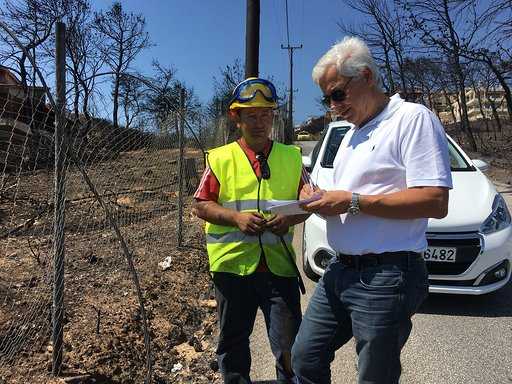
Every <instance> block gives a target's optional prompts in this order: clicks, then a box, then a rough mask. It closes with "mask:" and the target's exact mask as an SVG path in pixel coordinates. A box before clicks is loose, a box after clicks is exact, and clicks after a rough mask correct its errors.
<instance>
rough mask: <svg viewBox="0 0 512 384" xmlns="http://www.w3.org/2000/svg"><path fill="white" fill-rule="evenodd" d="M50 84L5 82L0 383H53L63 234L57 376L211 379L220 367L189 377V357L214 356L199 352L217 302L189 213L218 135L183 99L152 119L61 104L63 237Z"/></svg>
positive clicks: (0, 104) (1, 106)
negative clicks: (191, 117)
mask: <svg viewBox="0 0 512 384" xmlns="http://www.w3.org/2000/svg"><path fill="white" fill-rule="evenodd" d="M141 81H143V79H141ZM35 90H37V92H38V96H39V97H38V98H37V99H36V98H35V97H34V91H35ZM31 91H32V92H31ZM46 91H47V89H45V88H42V87H37V88H35V87H22V86H15V85H13V86H4V87H3V88H1V89H0V92H1V93H0V110H1V112H0V167H1V168H0V169H1V170H2V172H1V183H0V382H1V381H7V382H13V383H22V382H50V381H51V371H52V353H55V351H54V348H55V346H54V345H52V343H51V342H50V340H51V331H52V294H53V286H54V282H53V280H54V271H53V264H54V245H55V241H54V239H55V236H60V235H65V263H64V266H63V269H64V281H65V290H64V292H65V293H64V315H63V327H64V330H63V338H64V343H63V345H62V346H61V347H60V350H59V351H57V353H58V354H61V355H62V356H63V365H62V367H60V368H59V371H60V372H61V373H62V372H65V373H66V374H67V375H78V376H79V375H86V376H87V375H88V376H91V377H94V378H96V379H107V378H108V379H109V380H113V382H114V381H115V382H127V383H128V382H134V383H139V382H143V381H146V382H149V381H152V382H176V381H180V380H183V382H188V379H187V377H188V378H192V377H194V380H199V382H201V380H203V381H202V382H213V381H214V380H215V373H214V371H213V370H210V369H208V370H204V369H196V370H195V372H194V365H195V366H197V367H200V366H201V364H202V365H203V366H205V367H209V364H210V360H209V357H208V356H202V354H200V352H203V351H204V350H205V348H206V347H207V346H206V345H205V344H206V343H207V341H206V340H205V337H206V336H208V335H211V334H212V332H213V323H212V322H213V320H212V319H213V312H214V307H213V306H212V305H211V303H210V304H208V299H209V298H210V297H209V295H210V292H209V290H208V286H209V278H208V274H207V265H206V262H207V259H206V258H205V255H204V244H203V236H202V231H201V225H200V224H201V223H199V221H198V220H197V219H195V218H194V217H193V216H192V215H191V211H190V208H191V204H190V203H191V202H192V197H191V194H192V193H193V192H194V190H195V188H196V187H197V184H198V182H199V177H200V175H201V172H202V170H203V167H204V161H203V158H204V157H203V152H202V150H201V147H202V146H211V145H212V143H211V142H210V143H208V142H207V140H208V137H207V135H206V134H204V132H203V133H202V132H201V128H202V126H201V124H197V123H196V124H195V126H191V124H190V123H189V122H188V121H186V111H185V110H180V106H179V105H176V104H174V105H172V104H171V108H169V110H168V111H166V113H165V115H167V118H166V119H164V120H163V121H161V122H160V123H159V124H158V127H157V128H155V125H154V124H144V125H143V126H142V125H140V126H136V127H134V128H126V127H124V126H119V127H115V126H113V124H112V123H110V121H109V120H108V116H109V114H110V113H111V107H110V106H109V104H108V103H107V102H105V103H104V104H102V103H101V100H100V101H97V102H96V106H95V112H94V115H93V116H94V117H91V118H86V117H85V116H82V115H78V116H77V115H75V114H73V113H70V112H66V113H65V127H64V132H65V143H66V145H64V146H62V147H61V148H59V150H60V151H65V157H66V161H65V168H66V170H65V191H66V192H65V212H62V214H65V220H64V223H65V224H64V225H63V227H62V228H59V227H58V228H57V231H56V235H55V234H54V225H55V223H54V214H53V210H54V206H55V202H56V199H57V197H56V195H55V190H54V189H55V184H54V172H55V169H54V144H55V142H54V139H55V135H54V132H55V124H54V122H55V109H54V106H53V105H48V104H47V99H46V97H45V92H46ZM156 91H158V90H156ZM68 96H69V95H68ZM71 101H72V100H68V103H67V104H68V105H69V104H71ZM182 115H183V119H182V118H181V116H182ZM212 124H213V125H215V124H216V122H205V123H204V126H205V127H206V126H207V125H210V126H211V125H212ZM179 128H182V129H181V130H180V129H179ZM210 128H211V127H210ZM194 129H195V130H196V131H197V132H196V135H192V134H191V133H192V130H194ZM185 130H186V131H185ZM197 135H199V137H200V138H201V140H202V141H203V142H202V143H200V142H199V141H198V140H197V137H195V136H197ZM180 143H182V148H181V149H180V146H179V144H180ZM57 153H58V152H57ZM180 154H181V158H180ZM180 166H181V169H180ZM180 184H181V194H180ZM178 212H180V213H181V214H178ZM180 230H181V231H180ZM123 245H125V246H126V247H124V248H123ZM139 284H140V287H139ZM139 288H140V289H139ZM142 304H143V305H144V311H143V310H142V308H143V306H142ZM144 317H146V318H147V328H146V327H145V321H144ZM205 328H206V331H205ZM198 332H199V333H198ZM175 347H180V348H179V349H178V350H177V349H176V348H175ZM187 356H188V357H187ZM201 359H202V361H200V360H201ZM178 363H179V364H178ZM208 371H209V372H208Z"/></svg>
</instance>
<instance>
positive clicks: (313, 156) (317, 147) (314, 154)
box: [311, 129, 329, 169]
mask: <svg viewBox="0 0 512 384" xmlns="http://www.w3.org/2000/svg"><path fill="white" fill-rule="evenodd" d="M328 131H329V130H328V129H324V131H323V132H322V136H321V137H320V140H318V141H317V143H316V144H315V147H314V148H313V150H312V151H311V169H313V167H314V166H315V163H316V159H317V158H318V153H319V152H320V148H322V143H323V142H324V139H325V135H326V134H327V132H328Z"/></svg>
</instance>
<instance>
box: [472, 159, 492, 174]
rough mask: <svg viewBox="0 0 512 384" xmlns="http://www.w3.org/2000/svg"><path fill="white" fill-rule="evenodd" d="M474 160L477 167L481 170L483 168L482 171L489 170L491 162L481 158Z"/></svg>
mask: <svg viewBox="0 0 512 384" xmlns="http://www.w3.org/2000/svg"><path fill="white" fill-rule="evenodd" d="M472 161H473V165H474V166H475V167H477V168H478V169H479V170H481V171H482V172H485V171H488V170H489V164H488V163H487V162H486V161H483V160H480V159H474V160H472Z"/></svg>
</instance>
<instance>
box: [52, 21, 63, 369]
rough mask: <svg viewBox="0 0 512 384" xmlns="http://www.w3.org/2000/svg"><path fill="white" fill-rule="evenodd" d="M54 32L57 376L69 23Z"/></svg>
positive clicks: (54, 323)
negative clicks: (67, 32) (67, 34)
mask: <svg viewBox="0 0 512 384" xmlns="http://www.w3.org/2000/svg"><path fill="white" fill-rule="evenodd" d="M55 35H56V38H55V77H56V79H55V80H56V89H57V103H56V110H55V169H54V182H55V196H54V227H53V306H52V309H53V312H52V326H53V329H52V342H53V352H52V357H53V361H52V373H53V375H54V376H58V375H59V374H60V371H61V366H62V357H63V328H64V218H65V209H66V208H65V197H66V189H65V178H66V168H65V161H66V147H65V145H66V144H65V140H64V130H65V126H66V115H65V112H66V25H65V24H64V23H61V22H58V23H56V25H55Z"/></svg>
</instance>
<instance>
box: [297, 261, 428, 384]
mask: <svg viewBox="0 0 512 384" xmlns="http://www.w3.org/2000/svg"><path fill="white" fill-rule="evenodd" d="M427 277H428V273H427V269H426V266H425V262H424V261H423V258H422V257H421V255H418V254H414V253H411V254H410V255H408V257H405V258H404V259H403V261H402V262H400V263H397V264H382V265H373V266H366V267H361V268H359V269H356V268H352V267H347V266H345V265H343V264H341V263H340V262H338V261H337V260H336V259H333V260H332V261H331V263H330V265H329V267H328V268H327V270H326V271H325V274H324V276H323V277H322V278H321V279H320V281H319V282H318V284H317V287H316V290H315V292H314V293H313V297H312V298H311V300H310V302H309V306H308V308H307V310H306V313H305V315H304V318H303V320H302V323H301V326H300V329H299V333H298V335H297V338H296V340H295V344H294V346H293V350H292V369H293V371H294V373H295V375H296V376H297V377H296V382H297V383H301V384H312V383H318V384H323V383H330V382H331V369H330V364H331V362H332V361H333V360H334V352H335V351H336V350H337V349H339V348H340V347H341V346H342V345H344V344H345V343H346V342H347V341H349V340H350V339H351V338H352V337H354V338H355V341H356V351H357V355H358V359H359V362H358V371H359V381H358V382H359V384H397V383H398V381H399V378H400V373H401V365H400V352H401V350H402V347H403V346H404V344H405V342H406V341H407V339H408V337H409V334H410V332H411V329H412V322H411V317H412V315H413V314H414V313H415V312H416V310H417V309H418V307H419V306H420V304H421V303H422V302H423V300H424V299H425V298H426V297H427V294H428V279H427ZM347 382H348V379H347Z"/></svg>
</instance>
